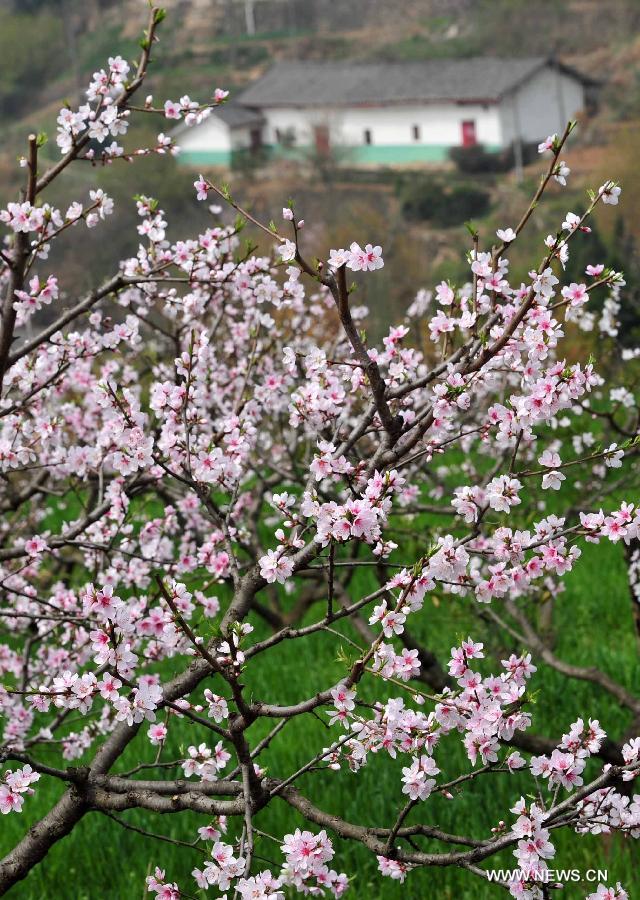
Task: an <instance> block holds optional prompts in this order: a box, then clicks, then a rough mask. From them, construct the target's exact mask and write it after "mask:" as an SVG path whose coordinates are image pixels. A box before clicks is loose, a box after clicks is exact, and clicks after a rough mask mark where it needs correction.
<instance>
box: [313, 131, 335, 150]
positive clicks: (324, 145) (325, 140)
mask: <svg viewBox="0 0 640 900" xmlns="http://www.w3.org/2000/svg"><path fill="white" fill-rule="evenodd" d="M314 137H315V143H316V151H317V153H318V156H328V155H329V151H330V149H331V148H330V144H329V128H328V126H327V125H316V126H315V128H314Z"/></svg>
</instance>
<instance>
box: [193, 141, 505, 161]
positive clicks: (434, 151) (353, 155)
mask: <svg viewBox="0 0 640 900" xmlns="http://www.w3.org/2000/svg"><path fill="white" fill-rule="evenodd" d="M262 149H263V152H264V153H265V154H268V156H269V157H271V158H273V159H299V160H301V161H303V160H304V159H305V158H308V157H310V156H312V155H314V153H315V150H314V148H313V147H309V146H307V147H304V146H297V147H282V146H280V145H276V146H264V147H263V148H262ZM336 149H339V151H340V157H339V162H341V163H345V164H347V165H349V164H356V165H357V164H358V163H379V164H381V165H394V164H395V165H399V164H402V163H412V162H444V161H446V160H447V159H448V158H449V150H450V149H451V145H449V144H362V145H361V146H359V147H340V148H336ZM485 149H486V150H488V151H490V152H497V151H498V150H501V149H502V148H501V147H499V146H497V145H491V144H485ZM243 152H244V153H247V152H248V151H239V152H238V151H236V154H235V155H240V154H242V153H243ZM233 156H234V154H233V153H232V152H231V151H229V150H183V151H182V153H181V154H180V155H179V156H178V162H180V163H182V164H183V165H187V166H199V165H210V166H228V165H230V164H231V162H232V158H233Z"/></svg>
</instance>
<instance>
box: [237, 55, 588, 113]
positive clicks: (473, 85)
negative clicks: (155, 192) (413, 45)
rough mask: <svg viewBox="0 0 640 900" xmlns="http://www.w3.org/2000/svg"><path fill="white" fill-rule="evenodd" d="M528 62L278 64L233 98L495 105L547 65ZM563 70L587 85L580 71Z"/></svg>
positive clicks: (262, 102)
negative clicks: (446, 102)
mask: <svg viewBox="0 0 640 900" xmlns="http://www.w3.org/2000/svg"><path fill="white" fill-rule="evenodd" d="M552 64H553V65H558V64H555V63H552V62H551V61H550V60H548V59H546V58H545V57H542V56H540V57H529V58H526V59H497V58H492V57H474V58H471V59H433V60H427V61H425V62H409V63H386V62H381V63H344V62H326V63H308V62H282V63H278V64H277V65H275V66H274V67H273V68H271V69H269V71H267V72H266V74H265V75H264V76H263V77H262V78H261V79H259V80H258V81H256V82H255V83H254V84H252V85H250V86H249V87H248V88H247V89H246V90H244V91H243V92H242V93H241V94H240V95H239V96H238V98H237V102H238V103H240V104H242V105H243V106H253V107H264V108H268V107H272V106H305V107H307V106H368V105H371V106H381V105H386V104H394V103H412V102H415V103H434V102H437V101H439V100H452V101H462V102H472V101H474V100H478V101H481V102H489V103H492V102H496V101H497V100H499V99H500V98H501V97H502V96H503V95H504V94H505V93H507V92H508V91H510V90H513V89H514V88H516V87H517V86H518V85H519V84H521V83H522V82H525V81H527V80H528V79H529V78H530V77H531V76H532V75H533V74H534V73H535V72H537V71H538V70H539V69H540V68H542V67H544V66H545V65H552ZM558 67H559V68H560V69H561V70H562V71H564V72H567V73H569V74H571V75H573V76H574V77H576V78H578V79H580V80H583V81H587V80H588V79H584V78H583V76H581V75H580V74H579V73H578V72H575V71H574V70H572V69H569V68H567V67H566V66H561V65H559V66H558Z"/></svg>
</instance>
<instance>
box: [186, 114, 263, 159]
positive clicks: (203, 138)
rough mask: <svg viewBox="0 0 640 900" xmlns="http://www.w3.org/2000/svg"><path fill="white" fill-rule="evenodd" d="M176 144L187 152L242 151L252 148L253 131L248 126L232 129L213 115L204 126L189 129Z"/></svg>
mask: <svg viewBox="0 0 640 900" xmlns="http://www.w3.org/2000/svg"><path fill="white" fill-rule="evenodd" d="M176 143H177V144H178V146H179V147H181V148H182V149H183V150H185V151H195V152H203V151H204V152H206V151H209V152H215V151H220V150H221V151H230V150H240V149H244V148H247V147H250V146H251V129H250V128H248V127H246V126H243V127H242V128H233V129H231V128H229V126H228V125H227V124H226V123H225V122H223V121H222V119H219V118H217V116H215V114H212V115H210V116H209V118H208V119H205V121H204V122H203V123H202V125H195V126H194V127H193V128H187V129H185V130H184V131H182V132H181V133H180V134H179V135H177V137H176Z"/></svg>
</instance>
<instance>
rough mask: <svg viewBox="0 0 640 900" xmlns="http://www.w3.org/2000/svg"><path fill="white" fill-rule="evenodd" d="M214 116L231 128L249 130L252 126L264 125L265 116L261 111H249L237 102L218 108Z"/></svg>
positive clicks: (224, 104) (214, 111) (213, 113)
mask: <svg viewBox="0 0 640 900" xmlns="http://www.w3.org/2000/svg"><path fill="white" fill-rule="evenodd" d="M212 115H214V116H216V117H217V118H218V119H222V121H223V122H224V123H225V125H228V126H229V128H242V127H244V128H248V127H251V126H252V125H256V126H257V125H262V124H264V116H263V115H262V113H261V112H260V111H259V110H257V109H247V107H246V106H241V105H240V104H239V103H237V102H235V101H233V102H227V103H223V104H222V105H221V106H216V108H215V109H214V110H213V111H212Z"/></svg>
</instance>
